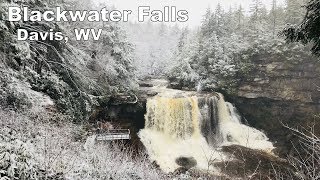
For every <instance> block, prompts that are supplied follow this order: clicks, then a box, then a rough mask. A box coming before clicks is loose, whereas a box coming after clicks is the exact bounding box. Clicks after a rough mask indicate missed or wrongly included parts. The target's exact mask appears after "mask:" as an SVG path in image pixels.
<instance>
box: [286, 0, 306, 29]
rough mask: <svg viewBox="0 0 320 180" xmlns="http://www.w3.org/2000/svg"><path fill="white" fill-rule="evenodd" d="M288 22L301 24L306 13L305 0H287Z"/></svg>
mask: <svg viewBox="0 0 320 180" xmlns="http://www.w3.org/2000/svg"><path fill="white" fill-rule="evenodd" d="M286 4H287V7H286V22H287V23H289V24H299V23H300V22H301V21H302V19H303V15H304V13H305V12H304V9H303V5H304V0H286Z"/></svg>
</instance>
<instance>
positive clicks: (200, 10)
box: [93, 0, 285, 27]
mask: <svg viewBox="0 0 320 180" xmlns="http://www.w3.org/2000/svg"><path fill="white" fill-rule="evenodd" d="M93 1H96V2H97V3H99V2H107V3H108V4H114V6H115V7H116V8H117V9H118V10H132V11H133V15H132V18H131V20H133V21H135V20H136V19H135V17H138V15H137V9H138V7H139V6H151V9H155V10H156V9H160V10H163V7H164V6H176V7H177V9H178V10H179V9H180V10H187V11H188V12H189V20H188V22H187V25H188V26H191V27H195V26H198V25H200V23H201V20H202V18H203V15H204V13H205V11H206V9H207V8H208V7H209V6H210V7H211V8H212V9H214V8H215V6H216V5H217V4H218V3H219V2H220V4H221V5H222V6H223V7H224V8H225V9H229V8H230V7H234V8H235V7H237V6H239V5H240V4H241V5H242V6H243V7H244V8H245V9H246V10H247V11H248V10H249V7H250V3H251V2H252V0H93ZM284 1H285V0H278V4H279V5H283V4H284ZM262 2H263V3H264V4H265V5H266V7H267V8H268V9H270V8H271V4H272V0H262Z"/></svg>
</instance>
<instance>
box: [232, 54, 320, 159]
mask: <svg viewBox="0 0 320 180" xmlns="http://www.w3.org/2000/svg"><path fill="white" fill-rule="evenodd" d="M253 63H254V66H253V67H254V68H253V70H252V71H251V72H250V73H249V75H248V76H247V78H245V79H244V80H242V82H241V83H240V85H239V86H238V88H237V91H236V92H237V94H236V95H235V96H232V97H231V98H232V100H231V101H232V102H234V103H235V105H236V107H237V108H238V110H239V111H240V113H241V114H242V116H243V117H245V119H246V121H247V122H248V123H249V124H250V125H252V126H254V127H256V128H258V129H263V130H264V131H266V133H267V134H268V137H270V138H271V140H272V141H273V142H276V146H277V147H280V151H281V152H282V153H285V154H286V153H288V152H290V145H291V142H290V141H291V140H293V138H294V136H293V135H292V133H291V132H289V130H287V129H286V128H284V127H282V126H281V122H282V123H284V124H287V125H289V126H290V127H298V126H304V127H307V126H310V125H312V124H315V126H316V128H315V129H316V130H318V132H316V134H318V135H320V128H319V126H320V119H317V118H315V115H317V114H319V113H320V87H319V86H320V61H316V60H311V59H308V58H306V57H305V58H302V59H301V61H300V62H297V61H290V60H288V59H285V60H283V59H281V57H275V56H272V55H259V56H256V57H254V60H253Z"/></svg>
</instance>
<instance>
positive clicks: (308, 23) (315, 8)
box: [282, 0, 320, 56]
mask: <svg viewBox="0 0 320 180" xmlns="http://www.w3.org/2000/svg"><path fill="white" fill-rule="evenodd" d="M306 10H307V13H306V15H305V18H304V20H303V21H302V23H301V24H300V25H299V27H298V28H297V27H295V26H289V27H287V28H286V29H285V30H284V31H283V32H282V33H283V34H284V35H285V36H286V38H287V40H290V41H298V42H302V43H304V44H307V43H312V44H313V47H312V52H313V53H314V54H316V55H318V56H320V28H319V27H320V1H319V0H311V1H310V2H309V3H308V4H307V6H306Z"/></svg>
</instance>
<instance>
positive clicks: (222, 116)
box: [139, 88, 273, 172]
mask: <svg viewBox="0 0 320 180" xmlns="http://www.w3.org/2000/svg"><path fill="white" fill-rule="evenodd" d="M139 137H140V138H141V141H142V142H143V144H144V145H145V147H146V149H147V151H148V154H149V156H150V158H151V160H154V161H156V162H157V164H159V166H160V167H161V168H162V169H163V170H164V171H165V172H173V171H174V170H175V169H177V168H179V165H178V164H177V163H176V159H179V158H183V157H192V158H194V159H195V160H196V161H197V166H196V167H197V168H198V169H203V170H207V168H208V165H209V164H211V163H212V161H214V162H219V161H224V160H227V159H229V158H230V157H228V156H227V155H226V154H224V153H223V152H221V151H220V150H219V149H220V148H219V147H221V146H226V145H231V144H237V145H241V146H245V147H249V148H252V149H261V150H265V151H271V150H272V149H273V145H272V143H271V142H269V141H268V138H267V136H266V135H265V134H264V133H263V132H261V131H259V130H257V129H254V128H252V127H249V126H247V125H244V124H242V123H241V117H240V116H239V115H238V113H237V111H236V108H235V107H234V106H233V105H232V104H231V103H228V102H225V100H224V97H223V95H222V94H218V93H215V94H204V93H196V92H185V91H179V90H172V89H166V88H162V90H161V92H160V93H159V94H158V95H157V96H155V97H152V98H149V99H148V100H147V113H146V115H145V128H144V129H142V130H141V131H140V133H139ZM209 157H210V158H209ZM212 168H213V167H210V169H211V170H212ZM213 170H214V172H218V170H217V169H213Z"/></svg>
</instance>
